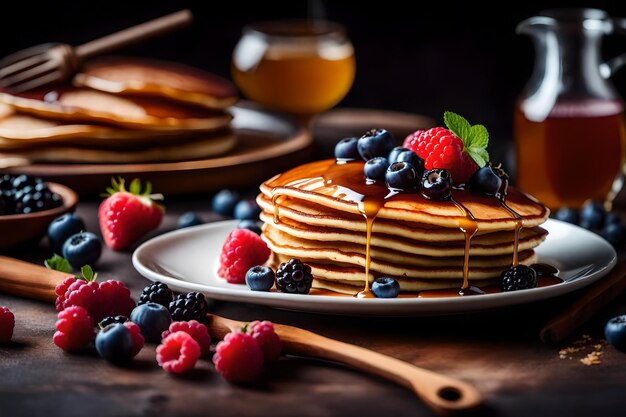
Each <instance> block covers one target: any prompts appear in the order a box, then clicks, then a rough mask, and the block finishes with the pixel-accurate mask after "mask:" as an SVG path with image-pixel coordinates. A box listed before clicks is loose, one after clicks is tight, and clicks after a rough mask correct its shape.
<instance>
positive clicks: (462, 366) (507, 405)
mask: <svg viewBox="0 0 626 417" xmlns="http://www.w3.org/2000/svg"><path fill="white" fill-rule="evenodd" d="M209 207H210V203H209V198H208V196H201V197H199V198H197V199H195V200H194V201H178V202H170V203H169V204H168V214H167V216H166V218H165V221H164V223H163V224H162V226H161V227H160V228H159V230H158V233H162V232H165V231H167V230H170V229H172V228H174V227H175V222H176V219H177V216H178V215H179V214H180V213H181V212H183V211H186V210H189V209H195V210H198V211H199V212H200V213H201V214H202V215H203V216H204V218H205V220H207V221H213V220H218V219H219V217H217V216H216V215H215V214H212V213H210V211H209V210H210V208H209ZM96 209H97V202H88V203H81V204H80V205H79V207H78V212H79V214H80V215H81V216H82V217H83V218H84V219H86V221H87V224H88V226H87V228H88V229H89V230H92V231H97V226H96ZM155 234H156V233H155ZM46 251H47V249H46V247H45V244H42V246H41V247H40V248H38V249H31V250H28V251H26V250H20V251H18V252H16V253H13V254H12V255H13V256H16V257H20V258H22V259H27V260H31V261H33V262H37V263H41V262H42V260H43V258H44V256H45V255H46ZM130 258H131V252H130V251H129V252H113V251H111V250H109V249H105V250H104V253H103V256H102V258H101V261H100V263H99V264H98V266H97V269H98V270H99V271H100V273H101V276H102V278H101V279H111V278H115V279H119V280H123V281H124V282H126V283H127V285H128V286H129V287H130V288H131V290H132V292H133V295H134V297H135V298H137V296H138V294H139V293H140V291H141V289H142V288H143V286H144V285H145V284H146V283H147V282H148V281H147V280H145V279H144V278H142V277H141V276H140V275H139V274H138V273H137V272H135V270H134V269H133V267H132V265H131V260H130ZM571 299H572V297H566V298H561V299H558V300H556V301H555V300H552V301H549V302H546V303H540V304H533V305H527V306H523V307H516V308H510V309H506V310H498V311H492V312H486V313H481V314H474V315H463V316H452V317H438V318H434V317H432V318H384V319H383V318H359V317H335V316H325V315H315V314H302V313H295V312H288V311H280V310H273V309H270V308H264V307H258V306H254V305H243V304H236V303H225V302H221V303H215V304H214V305H213V311H214V312H216V313H217V314H220V315H223V316H226V317H229V318H234V319H240V320H255V319H267V320H272V321H274V322H279V323H285V324H291V325H295V326H299V327H303V328H305V329H308V330H312V331H315V332H318V333H320V334H323V335H325V336H330V337H333V338H336V339H339V340H342V341H345V342H349V343H354V344H357V345H360V346H364V347H367V348H370V349H373V350H375V351H377V352H381V353H384V354H387V355H391V356H393V357H396V358H399V359H402V360H405V361H407V362H411V363H413V364H415V365H418V366H422V367H424V368H428V369H431V370H434V371H437V372H442V373H445V374H447V375H450V376H454V377H457V378H461V379H464V380H466V381H468V382H470V383H472V384H474V385H475V386H476V387H477V388H478V389H479V390H480V391H481V392H482V393H483V394H484V396H485V398H486V400H487V408H486V410H482V411H481V412H480V413H477V415H494V416H537V415H541V416H543V415H548V416H570V417H572V416H589V415H595V416H623V415H624V409H626V396H625V395H624V383H625V382H626V354H623V353H620V352H618V351H616V350H615V349H613V348H612V347H610V346H607V347H606V348H605V349H604V353H603V355H602V357H601V359H602V362H601V364H599V365H596V366H585V365H583V364H581V363H580V362H579V358H581V357H583V356H584V355H585V354H586V353H587V351H583V352H579V353H576V354H573V355H572V356H573V358H572V359H560V358H559V354H558V352H559V348H560V346H548V345H545V344H543V343H541V342H540V341H539V337H538V332H539V329H540V328H541V326H542V325H543V324H544V323H545V322H546V321H547V320H548V319H549V318H550V317H551V316H552V315H553V314H554V313H555V312H557V311H558V310H559V309H561V308H563V306H564V305H566V304H567V303H568V302H570V301H571ZM0 305H7V306H9V307H10V308H11V310H12V311H13V312H14V313H15V315H16V330H15V335H14V338H13V342H12V343H11V344H9V345H8V346H6V345H5V346H0V417H21V416H29V417H30V416H46V417H53V416H63V417H71V416H93V417H95V416H128V417H130V416H206V415H210V416H296V415H297V416H315V417H318V416H327V415H337V416H339V415H341V416H343V415H354V416H380V415H393V416H395V417H400V416H411V417H416V416H431V415H434V414H433V413H432V412H431V411H430V410H429V409H427V408H426V407H425V406H424V405H423V404H422V403H421V402H420V401H419V400H418V399H417V398H415V397H414V395H413V394H411V393H410V392H409V391H407V390H405V389H404V388H401V387H399V386H396V385H394V384H393V383H390V382H387V381H385V380H383V379H381V378H377V377H372V376H370V375H367V374H364V373H361V372H357V371H354V370H351V369H348V368H345V367H343V366H341V365H337V364H333V363H327V362H322V361H316V360H311V359H303V358H295V357H287V358H284V359H282V360H280V361H279V362H278V363H276V364H272V365H271V366H267V367H266V369H265V371H264V375H263V378H262V380H261V381H260V382H259V383H258V384H255V385H253V386H248V387H241V386H234V385H230V384H228V383H227V382H225V381H224V380H223V379H222V378H221V377H220V376H219V374H217V372H216V371H215V369H214V368H213V365H212V363H211V362H210V361H209V360H201V361H200V362H199V364H198V366H197V369H195V370H194V371H193V372H192V373H191V374H189V375H186V376H183V377H176V376H172V375H169V374H167V373H165V372H164V371H162V370H161V369H160V368H159V367H158V366H157V364H156V361H155V346H154V345H148V346H146V347H145V348H144V349H143V351H142V352H141V353H140V354H139V356H138V357H137V359H136V360H135V361H134V362H133V364H132V366H130V367H128V368H117V367H113V366H111V365H109V364H107V363H106V362H104V361H103V360H101V359H99V358H98V357H97V355H96V353H95V352H92V353H85V354H78V355H77V354H67V353H64V352H63V351H61V350H60V349H58V348H57V347H56V346H55V345H54V344H53V343H52V335H53V333H54V322H55V319H56V312H55V310H54V306H52V305H51V304H46V303H42V302H37V301H31V300H27V299H20V298H15V297H13V296H9V295H6V294H0ZM624 311H626V298H625V297H623V296H622V297H621V298H620V299H618V301H617V302H615V303H614V304H613V305H611V306H609V307H607V308H606V309H605V310H604V311H603V312H602V313H601V314H599V315H598V316H597V318H596V319H595V320H594V321H593V322H592V323H590V324H589V325H588V326H586V327H585V328H583V329H581V331H580V332H579V333H577V334H576V335H575V337H578V336H580V335H581V334H583V333H586V334H589V335H591V336H592V337H593V338H594V339H595V340H597V339H599V338H600V337H601V332H602V328H603V325H604V323H605V321H606V319H607V318H608V317H610V316H612V315H614V314H617V313H619V312H622V313H623V312H624Z"/></svg>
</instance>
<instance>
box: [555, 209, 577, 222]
mask: <svg viewBox="0 0 626 417" xmlns="http://www.w3.org/2000/svg"><path fill="white" fill-rule="evenodd" d="M554 218H555V219H557V220H560V221H562V222H566V223H571V224H578V210H576V209H574V208H571V207H561V208H560V209H558V210H557V211H556V213H555V214H554Z"/></svg>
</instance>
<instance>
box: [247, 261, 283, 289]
mask: <svg viewBox="0 0 626 417" xmlns="http://www.w3.org/2000/svg"><path fill="white" fill-rule="evenodd" d="M275 278H276V275H275V274H274V271H272V268H270V267H269V266H261V265H257V266H253V267H252V268H250V269H248V272H246V284H247V285H248V287H250V289H251V290H252V291H269V290H270V288H272V287H273V286H274V279H275Z"/></svg>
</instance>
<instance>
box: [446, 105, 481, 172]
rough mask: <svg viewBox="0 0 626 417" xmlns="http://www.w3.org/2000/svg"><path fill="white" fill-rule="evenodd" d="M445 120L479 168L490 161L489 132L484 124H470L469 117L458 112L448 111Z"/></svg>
mask: <svg viewBox="0 0 626 417" xmlns="http://www.w3.org/2000/svg"><path fill="white" fill-rule="evenodd" d="M443 121H444V123H445V124H446V126H447V128H448V129H450V131H451V132H452V133H454V134H455V135H457V136H458V137H459V139H461V141H463V145H464V147H465V152H467V154H468V155H469V156H470V157H471V158H472V159H473V160H474V162H476V165H478V167H479V168H482V167H484V166H485V165H487V162H488V161H489V152H487V145H488V144H489V132H487V128H486V127H485V126H483V125H473V126H472V125H470V123H469V122H468V121H467V119H466V118H465V117H463V116H459V115H458V114H456V113H453V112H451V111H447V112H445V113H444V114H443Z"/></svg>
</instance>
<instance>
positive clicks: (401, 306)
mask: <svg viewBox="0 0 626 417" xmlns="http://www.w3.org/2000/svg"><path fill="white" fill-rule="evenodd" d="M236 225H237V221H236V220H225V221H218V222H213V223H207V224H204V225H199V226H194V227H190V228H185V229H180V230H174V231H171V232H168V233H164V234H162V235H159V236H156V237H154V238H152V239H150V240H148V241H146V242H144V243H143V244H141V245H140V246H139V247H138V248H137V249H136V250H135V251H134V252H133V256H132V263H133V266H134V267H135V269H136V270H137V271H138V272H139V274H141V275H142V276H144V277H145V278H147V279H149V280H150V281H161V282H164V283H166V284H167V285H168V286H170V287H172V288H173V289H175V290H178V291H200V292H202V293H204V294H205V295H206V296H207V297H209V298H212V299H216V300H222V301H232V302H240V303H252V304H259V305H264V306H269V307H275V308H281V309H288V310H297V311H304V312H313V313H324V314H341V315H345V314H349V315H374V316H415V315H441V314H456V313H465V312H472V311H482V310H490V309H495V308H501V307H505V306H513V305H518V304H526V303H531V302H536V301H541V300H545V299H549V298H553V297H556V296H560V295H563V294H567V293H570V292H572V291H575V290H577V289H580V288H582V287H585V286H587V285H590V284H592V283H593V282H595V281H597V280H598V279H600V278H602V277H603V276H605V275H606V274H607V273H608V272H609V271H610V270H611V269H612V268H613V267H614V266H615V264H616V262H617V254H616V252H615V250H614V249H613V247H612V246H611V245H610V244H609V243H608V242H607V241H606V240H604V239H603V238H601V237H600V236H598V235H596V234H595V233H593V232H590V231H588V230H585V229H582V228H580V227H578V226H575V225H571V224H568V223H564V222H560V221H558V220H554V219H549V220H548V221H547V222H546V223H545V224H544V225H543V227H544V228H547V229H550V228H551V227H556V226H558V227H566V228H570V227H571V228H576V232H577V233H582V235H583V236H585V238H586V239H589V240H590V241H593V242H594V244H595V245H599V247H602V248H603V250H605V251H606V254H605V255H606V258H607V259H609V261H608V262H606V263H605V264H603V265H599V266H598V268H597V269H596V270H594V271H593V272H592V273H589V274H583V275H582V276H581V277H579V278H577V279H573V280H571V281H566V282H563V283H561V284H557V285H553V286H548V287H542V288H535V289H530V290H521V291H513V292H508V293H496V294H484V295H479V296H470V297H450V298H431V299H428V298H394V299H382V298H371V299H356V298H353V297H334V296H324V295H315V296H308V295H299V294H284V293H279V292H259V291H250V290H249V289H248V288H247V287H246V286H245V285H237V284H230V285H231V286H232V288H231V287H217V286H212V285H210V284H198V283H195V282H190V281H185V280H184V279H183V277H181V278H177V277H174V276H168V275H165V274H164V273H161V272H158V271H157V270H155V269H154V268H153V267H150V265H148V262H146V259H147V258H148V257H149V256H150V255H149V253H150V251H151V249H152V248H153V247H154V246H155V245H160V244H162V243H163V242H167V241H168V240H171V239H175V238H176V239H177V238H180V237H184V236H185V235H186V234H194V233H211V231H214V230H215V229H218V230H219V229H225V230H228V231H230V230H232V229H234V228H235V227H236ZM222 233H224V234H223V238H225V236H226V234H227V233H228V232H222ZM546 244H548V242H544V243H543V245H546ZM540 248H541V246H540ZM218 256H219V253H217V254H215V259H214V260H213V261H212V262H213V267H212V268H211V273H213V274H215V275H217V265H216V263H217V257H218Z"/></svg>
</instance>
